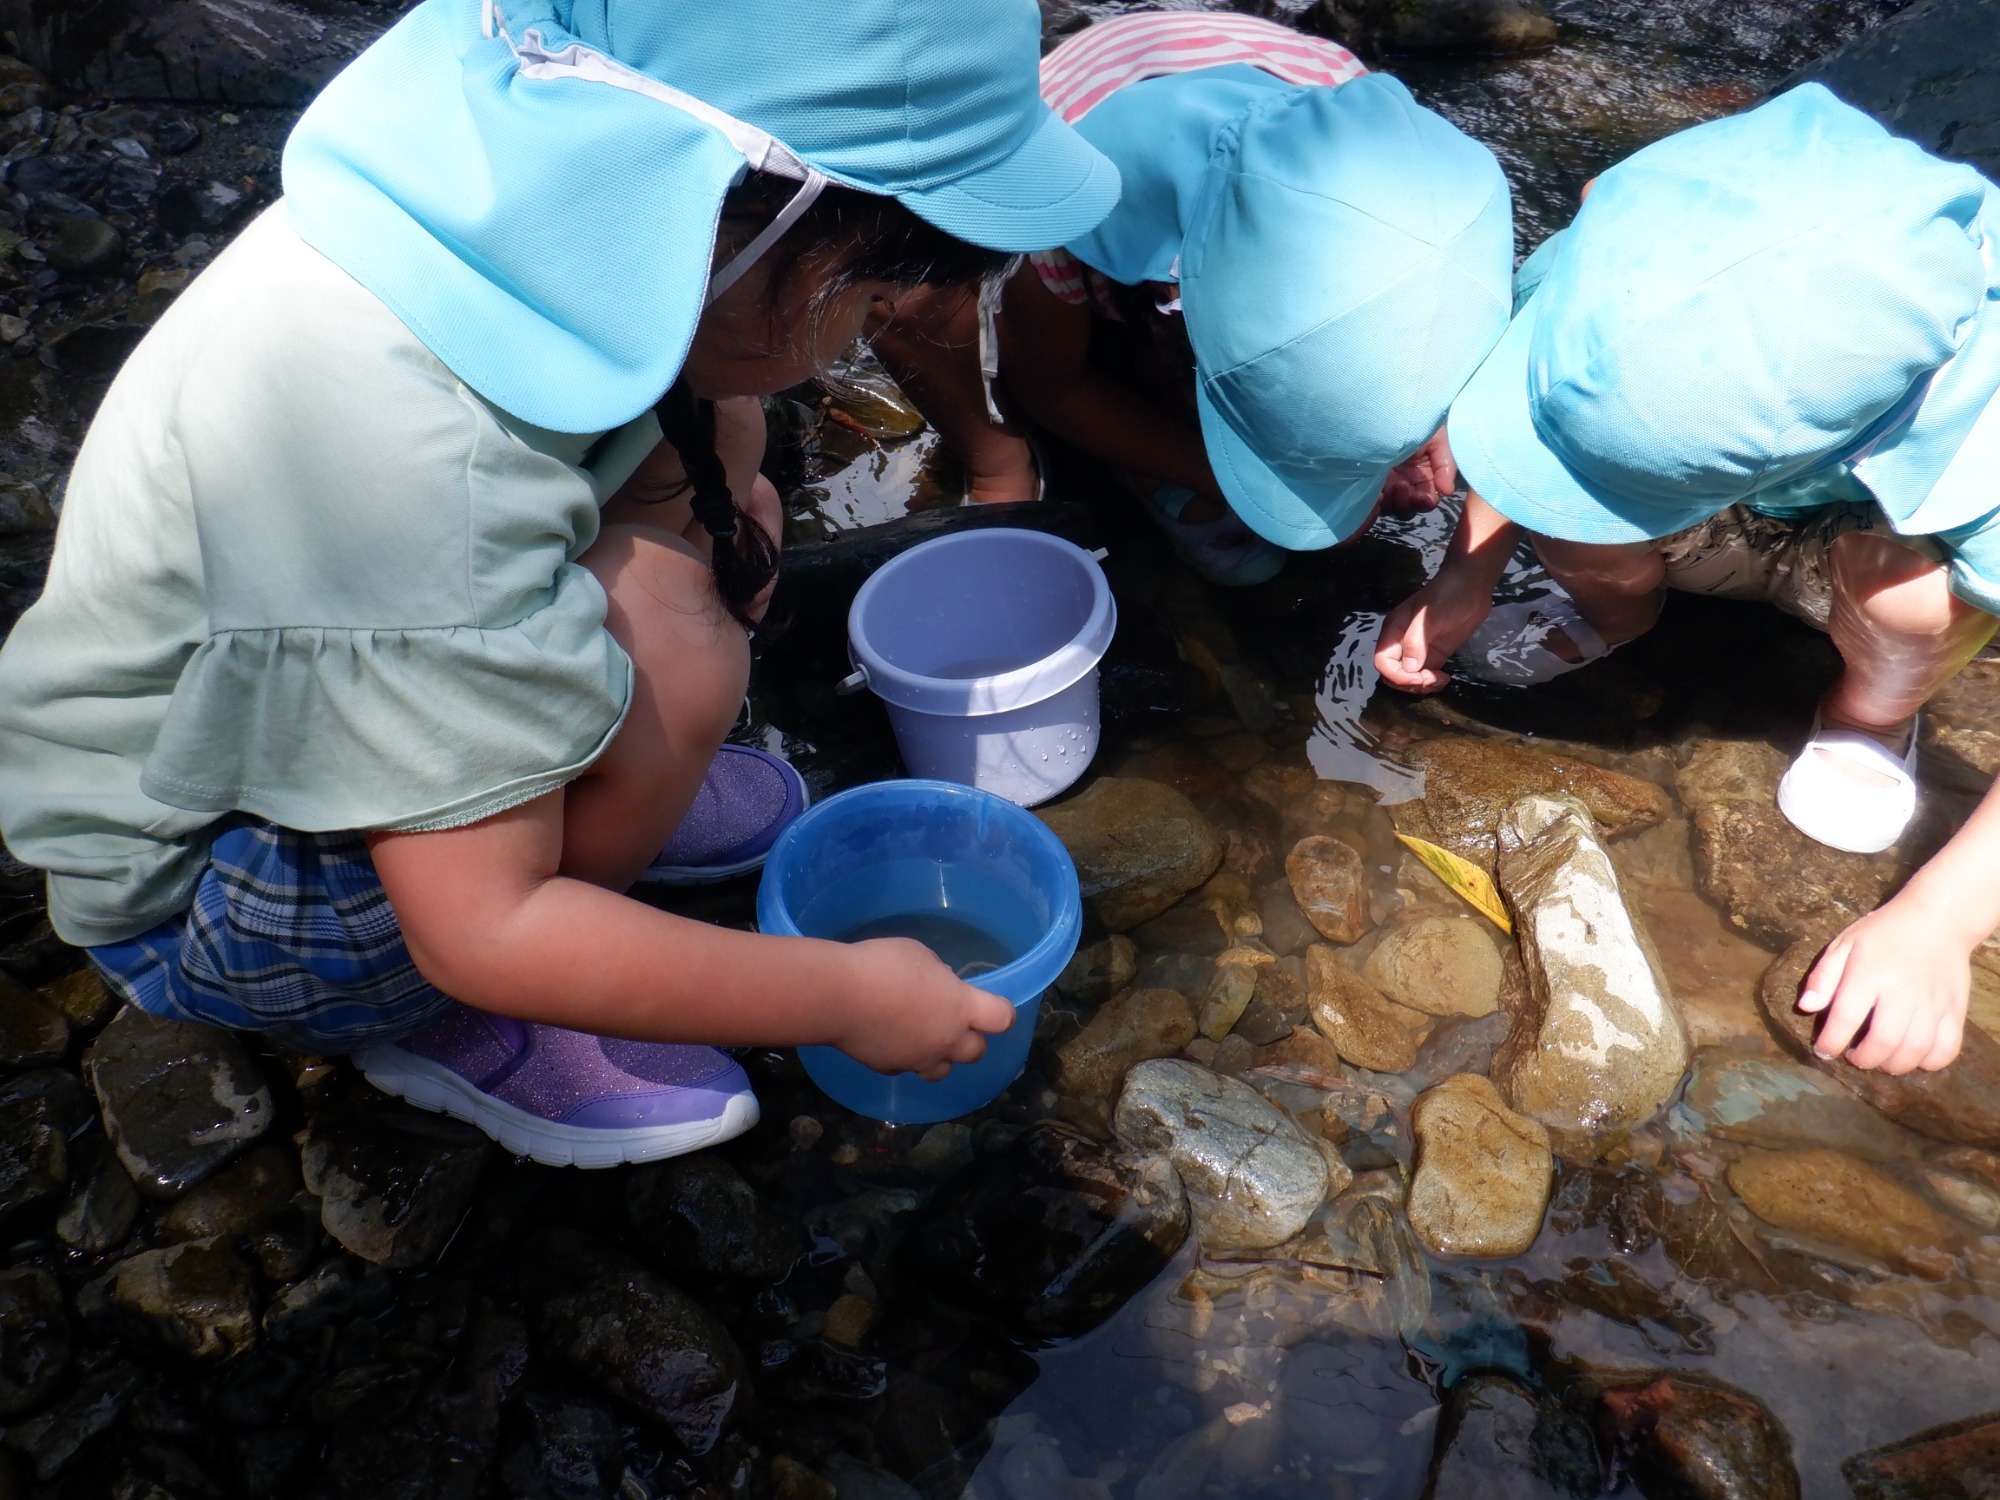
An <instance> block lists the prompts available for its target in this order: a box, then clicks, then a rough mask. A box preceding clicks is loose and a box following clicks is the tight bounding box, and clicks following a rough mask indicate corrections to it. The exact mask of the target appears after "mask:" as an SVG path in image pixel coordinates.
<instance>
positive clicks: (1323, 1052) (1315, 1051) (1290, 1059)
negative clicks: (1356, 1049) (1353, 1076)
mask: <svg viewBox="0 0 2000 1500" xmlns="http://www.w3.org/2000/svg"><path fill="white" fill-rule="evenodd" d="M1252 1066H1253V1067H1255V1068H1256V1070H1257V1071H1258V1072H1259V1073H1261V1074H1267V1075H1269V1076H1271V1077H1274V1078H1282V1079H1285V1080H1286V1081H1288V1082H1291V1083H1299V1084H1304V1085H1305V1086H1306V1087H1307V1088H1333V1087H1336V1086H1337V1085H1339V1084H1342V1083H1345V1082H1346V1081H1347V1069H1346V1068H1344V1067H1342V1066H1341V1058H1340V1053H1339V1051H1338V1050H1337V1049H1336V1048H1335V1047H1334V1045H1333V1043H1332V1042H1329V1041H1328V1040H1327V1039H1326V1038H1325V1037H1324V1036H1322V1035H1320V1033H1319V1032H1317V1031H1315V1030H1314V1029H1313V1028H1312V1027H1310V1026H1299V1027H1296V1028H1294V1029H1293V1031H1292V1033H1291V1035H1290V1036H1285V1037H1280V1038H1279V1039H1278V1040H1277V1041H1275V1042H1271V1043H1269V1044H1268V1045H1266V1046H1263V1047H1259V1048H1258V1049H1257V1055H1256V1058H1255V1059H1254V1061H1253V1063H1252Z"/></svg>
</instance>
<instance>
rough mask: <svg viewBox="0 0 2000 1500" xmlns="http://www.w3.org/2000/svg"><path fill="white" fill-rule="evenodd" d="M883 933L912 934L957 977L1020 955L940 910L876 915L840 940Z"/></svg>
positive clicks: (980, 929) (969, 975) (854, 940)
mask: <svg viewBox="0 0 2000 1500" xmlns="http://www.w3.org/2000/svg"><path fill="white" fill-rule="evenodd" d="M885 937H902V938H915V939H916V940H917V941H918V942H920V943H922V944H923V945H924V946H925V947H926V948H928V949H930V950H931V952H933V953H935V954H936V955H937V956H938V957H939V958H941V959H943V960H944V962H945V964H946V965H947V966H948V967H949V968H950V969H951V971H952V972H953V973H954V974H956V975H957V976H958V977H959V978H960V979H971V978H974V977H975V976H977V975H980V974H991V973H992V972H993V971H994V970H995V969H998V968H1003V967H1005V966H1006V965H1007V964H1010V963H1012V962H1013V961H1014V960H1015V958H1017V957H1018V956H1019V955H1017V954H1016V953H1014V952H1013V950H1011V949H1010V948H1008V946H1007V945H1006V944H1005V943H1003V942H1001V941H1000V939H998V938H997V937H995V936H993V934H992V933H990V932H988V931H987V930H986V929H985V928H983V927H979V926H976V925H974V924H973V923H971V922H968V921H966V920H965V919H964V918H962V917H956V916H952V915H950V914H949V913H946V912H941V911H908V912H898V913H896V914H895V915H893V916H887V917H877V918H875V919H874V920H873V921H869V922H863V923H862V924H861V925H860V926H859V927H856V928H853V929H852V930H850V931H848V932H843V933H842V934H841V935H840V941H841V942H843V943H859V942H863V941H865V940H867V939H868V938H885Z"/></svg>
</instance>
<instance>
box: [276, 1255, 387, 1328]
mask: <svg viewBox="0 0 2000 1500" xmlns="http://www.w3.org/2000/svg"><path fill="white" fill-rule="evenodd" d="M393 1295H394V1287H393V1286H392V1284H391V1283H390V1280H389V1275H388V1273H387V1272H386V1271H383V1270H382V1269H380V1268H379V1267H376V1266H365V1265H362V1264H361V1263H359V1262H357V1261H351V1260H348V1259H346V1258H345V1257H341V1258H338V1259H334V1260H329V1261H327V1262H326V1263H325V1264H323V1265H321V1266H319V1267H318V1268H317V1269H315V1270H314V1271H313V1272H312V1274H311V1275H309V1276H301V1277H300V1278H299V1279H298V1280H296V1281H293V1282H291V1283H289V1284H288V1285H285V1286H281V1287H279V1288H278V1294H277V1295H276V1296H275V1297H273V1298H272V1299H271V1305H270V1306H269V1307H267V1308H265V1309H264V1332H265V1333H266V1334H267V1335H269V1336H270V1339H271V1341H272V1342H273V1343H278V1344H285V1343H298V1342H300V1341H302V1340H304V1339H308V1338H310V1337H311V1336H312V1335H313V1334H315V1333H317V1332H319V1330H320V1329H322V1328H325V1327H328V1326H329V1325H331V1324H333V1323H337V1322H339V1321H340V1320H342V1319H343V1318H347V1317H350V1316H352V1315H353V1314H355V1313H357V1312H375V1311H379V1310H380V1309H381V1308H383V1307H384V1306H386V1305H387V1304H388V1302H389V1300H390V1298H391V1297H392V1296H393Z"/></svg>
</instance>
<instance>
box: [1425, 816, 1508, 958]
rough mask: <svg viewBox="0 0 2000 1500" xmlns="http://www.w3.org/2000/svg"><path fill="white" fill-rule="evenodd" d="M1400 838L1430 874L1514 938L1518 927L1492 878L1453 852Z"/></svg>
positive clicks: (1433, 845) (1429, 844) (1430, 844)
mask: <svg viewBox="0 0 2000 1500" xmlns="http://www.w3.org/2000/svg"><path fill="white" fill-rule="evenodd" d="M1396 837H1397V838H1398V839H1400V840H1402V842H1403V843H1404V844H1405V845H1407V846H1408V847H1409V850H1410V852H1411V853H1412V854H1414V855H1416V857H1417V858H1418V859H1420V860H1422V861H1423V862H1424V868H1425V869H1426V870H1429V871H1430V872H1431V874H1433V875H1435V876H1437V878H1438V879H1439V880H1442V881H1443V882H1444V883H1445V884H1446V885H1448V886H1450V887H1451V890H1452V894H1453V895H1455V896H1457V897H1458V898H1459V899H1460V900H1462V901H1463V902H1465V904H1466V905H1467V906H1469V907H1471V908H1472V909H1473V910H1474V911H1476V912H1478V913H1479V915H1480V916H1482V917H1484V918H1486V920H1487V921H1489V922H1491V923H1492V924H1493V925H1494V926H1495V927H1498V928H1499V929H1500V930H1501V931H1502V932H1504V933H1506V934H1507V935H1508V936H1509V937H1511V936H1513V933H1514V924H1513V923H1512V922H1510V921H1508V920H1507V908H1506V907H1505V906H1504V905H1502V904H1501V901H1500V892H1499V891H1498V890H1497V889H1495V888H1494V885H1493V877H1492V876H1491V875H1488V874H1487V873H1486V872H1485V871H1484V870H1482V869H1480V868H1479V866H1478V865H1475V864H1474V863H1473V862H1472V861H1471V860H1469V859H1461V858H1459V857H1458V856H1457V855H1456V854H1453V853H1452V852H1451V851H1450V850H1449V849H1440V848H1439V847H1438V846H1437V845H1436V844H1432V843H1427V842H1426V841H1425V840H1423V839H1417V838H1411V837H1410V835H1408V834H1407V833H1399V834H1397V835H1396Z"/></svg>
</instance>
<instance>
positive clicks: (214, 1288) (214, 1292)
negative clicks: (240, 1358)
mask: <svg viewBox="0 0 2000 1500" xmlns="http://www.w3.org/2000/svg"><path fill="white" fill-rule="evenodd" d="M101 1285H102V1286H103V1287H104V1291H105V1294H106V1296H107V1297H108V1299H109V1301H110V1305H111V1306H112V1308H113V1309H115V1310H116V1312H117V1314H118V1321H119V1323H120V1325H121V1326H122V1327H123V1328H124V1330H125V1332H126V1335H127V1336H128V1337H130V1338H132V1339H134V1340H136V1341H138V1342H140V1343H142V1344H144V1345H146V1346H147V1347H150V1348H152V1349H154V1350H155V1351H157V1352H158V1353H160V1354H162V1355H164V1356H166V1357H167V1358H169V1359H174V1360H178V1361H182V1362H187V1363H195V1364H212V1363H215V1362H217V1361H219V1360H225V1359H228V1358H229V1357H230V1356H232V1355H236V1354H241V1353H242V1352H243V1351H244V1350H246V1349H248V1348H249V1347H250V1346H251V1345H252V1344H254V1343H255V1342H256V1341H257V1309H256V1306H255V1304H254V1303H253V1301H252V1283H251V1277H250V1267H249V1266H248V1265H247V1264H246V1263H245V1262H244V1260H243V1257H242V1256H240V1255H238V1254H237V1253H236V1251H235V1250H234V1249H233V1248H232V1247H231V1246H230V1244H229V1243H228V1241H226V1240H223V1239H209V1240H192V1241H190V1242H188V1243H187V1244H184V1245H169V1246H167V1247H166V1248H164V1249H160V1250H142V1251H140V1252H139V1253H138V1254H137V1255H135V1256H133V1257H131V1258H130V1259H129V1260H124V1261H120V1262H119V1263H118V1265H117V1267H116V1268H115V1269H114V1270H112V1271H111V1273H110V1274H109V1275H108V1276H107V1277H106V1278H105V1280H104V1282H103V1283H101Z"/></svg>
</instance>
